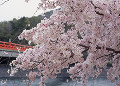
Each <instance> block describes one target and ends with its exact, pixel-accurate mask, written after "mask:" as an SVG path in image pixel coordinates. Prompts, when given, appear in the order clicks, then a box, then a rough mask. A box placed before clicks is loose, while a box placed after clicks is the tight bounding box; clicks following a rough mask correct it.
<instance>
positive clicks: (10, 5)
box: [0, 0, 43, 21]
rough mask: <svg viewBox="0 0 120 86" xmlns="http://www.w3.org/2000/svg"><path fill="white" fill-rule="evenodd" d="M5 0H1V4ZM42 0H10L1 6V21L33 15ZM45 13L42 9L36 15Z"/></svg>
mask: <svg viewBox="0 0 120 86" xmlns="http://www.w3.org/2000/svg"><path fill="white" fill-rule="evenodd" d="M4 1H5V0H0V4H1V3H3V2H4ZM39 1H40V0H30V1H29V3H26V2H25V0H9V1H8V2H6V3H5V4H3V5H2V6H0V21H9V20H12V19H13V18H17V19H18V18H21V17H23V16H25V17H31V16H33V14H34V13H35V11H36V10H37V7H38V3H39ZM41 13H43V11H42V10H38V12H37V13H36V14H35V16H37V15H40V14H41Z"/></svg>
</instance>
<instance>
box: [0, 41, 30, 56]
mask: <svg viewBox="0 0 120 86" xmlns="http://www.w3.org/2000/svg"><path fill="white" fill-rule="evenodd" d="M28 48H32V46H26V45H20V44H15V43H11V42H2V41H0V57H17V56H18V55H19V54H20V53H22V52H23V51H25V50H26V49H28Z"/></svg>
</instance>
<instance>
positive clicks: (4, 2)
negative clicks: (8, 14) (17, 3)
mask: <svg viewBox="0 0 120 86" xmlns="http://www.w3.org/2000/svg"><path fill="white" fill-rule="evenodd" d="M8 1H9V0H6V1H4V2H3V3H1V4H0V6H2V5H3V4H5V3H6V2H8Z"/></svg>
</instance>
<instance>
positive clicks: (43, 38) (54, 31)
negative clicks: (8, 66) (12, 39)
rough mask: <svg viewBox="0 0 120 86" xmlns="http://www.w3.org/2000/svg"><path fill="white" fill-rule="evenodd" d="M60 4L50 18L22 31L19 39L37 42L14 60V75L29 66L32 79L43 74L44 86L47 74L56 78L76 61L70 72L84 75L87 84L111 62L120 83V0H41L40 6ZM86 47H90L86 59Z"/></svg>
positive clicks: (75, 76)
mask: <svg viewBox="0 0 120 86" xmlns="http://www.w3.org/2000/svg"><path fill="white" fill-rule="evenodd" d="M26 1H27V2H28V1H29V0H26ZM57 6H60V7H61V9H60V10H55V11H54V12H53V14H52V15H51V16H50V18H45V19H43V20H42V21H41V23H39V24H38V25H37V26H36V27H34V28H32V29H30V30H24V31H23V32H22V33H21V34H20V35H19V39H24V38H25V39H26V40H28V41H29V42H33V43H34V44H35V46H34V47H33V48H30V49H28V50H26V51H25V52H24V53H23V54H20V55H19V56H18V58H17V59H16V60H14V61H13V62H12V65H13V67H12V70H11V75H14V73H15V72H17V70H18V69H22V70H27V69H29V70H31V71H30V73H29V74H28V77H29V79H30V80H32V81H34V80H35V77H36V76H37V75H38V76H41V86H42V85H44V83H45V80H46V79H47V78H55V77H56V75H57V74H58V73H60V71H61V69H64V68H68V67H69V64H73V63H75V66H73V67H71V68H70V69H69V70H68V73H70V74H71V78H72V79H73V80H77V79H78V78H79V77H80V78H81V82H82V84H83V86H86V84H85V83H86V82H87V80H88V78H89V77H91V76H92V77H98V76H99V75H100V74H101V72H102V69H103V68H106V65H107V64H108V62H110V63H111V65H112V66H111V67H110V68H109V69H107V78H108V79H109V80H111V81H112V82H114V81H115V79H116V78H117V79H118V82H117V83H116V84H117V86H120V47H119V46H120V0H54V1H53V0H41V2H40V3H39V8H41V9H44V10H46V9H53V8H56V7H57ZM66 24H67V25H66ZM66 26H68V28H69V29H67V30H66V29H65V28H66ZM69 26H70V27H69ZM84 51H87V55H86V56H87V57H86V58H85V59H83V58H82V57H83V54H84ZM36 69H37V70H38V71H35V70H36Z"/></svg>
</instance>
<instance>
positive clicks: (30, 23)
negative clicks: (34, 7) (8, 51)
mask: <svg viewBox="0 0 120 86" xmlns="http://www.w3.org/2000/svg"><path fill="white" fill-rule="evenodd" d="M40 21H41V18H40V17H35V16H33V17H31V18H27V17H22V18H20V19H16V18H14V19H13V20H12V21H4V22H0V41H5V42H8V41H9V39H12V41H14V43H21V44H28V43H27V41H26V40H22V41H19V40H18V38H17V36H18V35H20V33H21V32H22V31H23V30H24V29H27V30H28V29H30V28H32V27H35V26H36V25H37V23H39V22H40Z"/></svg>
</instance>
